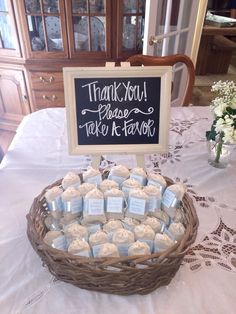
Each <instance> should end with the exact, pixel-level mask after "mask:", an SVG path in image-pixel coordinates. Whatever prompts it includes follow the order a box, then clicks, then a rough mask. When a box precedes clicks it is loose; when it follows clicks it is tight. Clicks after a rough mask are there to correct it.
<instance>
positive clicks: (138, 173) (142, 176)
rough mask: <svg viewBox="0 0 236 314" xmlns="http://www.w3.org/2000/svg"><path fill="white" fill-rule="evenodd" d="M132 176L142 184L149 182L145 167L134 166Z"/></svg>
mask: <svg viewBox="0 0 236 314" xmlns="http://www.w3.org/2000/svg"><path fill="white" fill-rule="evenodd" d="M130 178H131V179H134V180H136V181H138V182H139V184H140V185H141V186H144V185H146V183H147V174H146V171H145V170H144V169H143V168H138V167H137V168H133V169H132V170H131V171H130Z"/></svg>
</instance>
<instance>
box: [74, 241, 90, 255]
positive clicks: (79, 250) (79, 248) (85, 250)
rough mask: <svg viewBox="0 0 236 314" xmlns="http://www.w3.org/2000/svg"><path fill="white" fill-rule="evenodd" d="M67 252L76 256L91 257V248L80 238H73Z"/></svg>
mask: <svg viewBox="0 0 236 314" xmlns="http://www.w3.org/2000/svg"><path fill="white" fill-rule="evenodd" d="M68 253H71V254H73V255H78V256H84V257H91V250H90V246H89V244H88V242H86V241H84V240H81V239H74V240H73V241H72V242H71V243H70V245H69V247H68Z"/></svg>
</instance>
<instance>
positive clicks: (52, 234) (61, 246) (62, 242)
mask: <svg viewBox="0 0 236 314" xmlns="http://www.w3.org/2000/svg"><path fill="white" fill-rule="evenodd" d="M43 241H44V242H45V243H47V244H48V245H50V246H52V247H53V248H55V249H57V250H61V251H66V250H67V242H66V238H65V236H64V234H63V233H62V232H61V231H48V232H47V233H46V235H45V236H44V238H43Z"/></svg>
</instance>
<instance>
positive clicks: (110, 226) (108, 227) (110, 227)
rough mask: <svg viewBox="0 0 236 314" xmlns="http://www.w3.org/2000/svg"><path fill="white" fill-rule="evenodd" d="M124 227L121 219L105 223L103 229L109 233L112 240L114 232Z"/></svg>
mask: <svg viewBox="0 0 236 314" xmlns="http://www.w3.org/2000/svg"><path fill="white" fill-rule="evenodd" d="M120 228H123V225H122V223H121V221H120V220H113V219H112V220H109V221H108V222H107V223H105V224H104V225H103V231H105V232H106V233H107V234H108V239H109V241H110V242H111V241H112V236H113V233H114V232H115V231H116V230H117V229H120Z"/></svg>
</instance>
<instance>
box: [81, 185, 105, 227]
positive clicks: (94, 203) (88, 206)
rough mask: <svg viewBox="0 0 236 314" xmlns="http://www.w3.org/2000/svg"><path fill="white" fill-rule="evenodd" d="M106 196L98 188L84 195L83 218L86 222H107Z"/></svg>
mask: <svg viewBox="0 0 236 314" xmlns="http://www.w3.org/2000/svg"><path fill="white" fill-rule="evenodd" d="M104 208H105V206H104V196H103V193H102V192H101V191H100V190H98V189H97V188H95V189H93V190H91V191H89V192H88V193H87V194H86V195H85V197H84V210H83V219H84V222H85V223H95V222H101V223H105V222H106V216H105V211H104Z"/></svg>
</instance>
